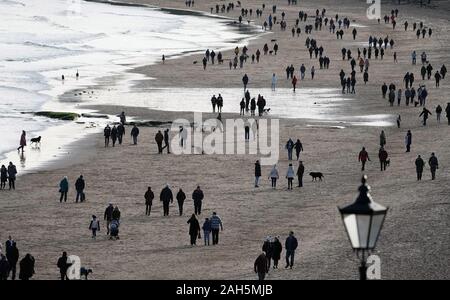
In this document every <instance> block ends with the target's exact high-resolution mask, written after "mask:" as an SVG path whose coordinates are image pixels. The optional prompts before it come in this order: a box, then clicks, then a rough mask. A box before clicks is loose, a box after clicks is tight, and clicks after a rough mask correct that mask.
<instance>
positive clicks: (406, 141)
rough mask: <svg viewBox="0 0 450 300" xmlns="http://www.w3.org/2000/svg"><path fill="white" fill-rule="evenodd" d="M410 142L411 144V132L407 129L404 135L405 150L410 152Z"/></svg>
mask: <svg viewBox="0 0 450 300" xmlns="http://www.w3.org/2000/svg"><path fill="white" fill-rule="evenodd" d="M411 144H412V133H411V130H408V132H407V133H406V136H405V145H406V152H411Z"/></svg>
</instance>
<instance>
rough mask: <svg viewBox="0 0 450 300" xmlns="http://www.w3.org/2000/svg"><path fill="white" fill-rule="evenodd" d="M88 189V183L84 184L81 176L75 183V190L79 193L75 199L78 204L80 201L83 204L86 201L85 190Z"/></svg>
mask: <svg viewBox="0 0 450 300" xmlns="http://www.w3.org/2000/svg"><path fill="white" fill-rule="evenodd" d="M85 187H86V183H85V182H84V179H83V175H80V177H78V179H77V181H76V182H75V190H76V191H77V197H76V199H75V202H77V203H78V200H80V201H81V202H83V201H84V188H85Z"/></svg>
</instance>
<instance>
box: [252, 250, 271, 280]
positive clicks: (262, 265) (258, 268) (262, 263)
mask: <svg viewBox="0 0 450 300" xmlns="http://www.w3.org/2000/svg"><path fill="white" fill-rule="evenodd" d="M254 270H255V273H256V274H258V280H260V281H263V280H264V278H266V274H267V273H269V270H268V268H267V257H266V254H265V253H264V252H262V253H261V254H260V255H259V256H258V257H257V258H256V260H255V264H254Z"/></svg>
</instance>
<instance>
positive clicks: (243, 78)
mask: <svg viewBox="0 0 450 300" xmlns="http://www.w3.org/2000/svg"><path fill="white" fill-rule="evenodd" d="M242 83H243V84H244V91H245V90H246V89H247V84H248V76H247V74H245V75H244V77H242Z"/></svg>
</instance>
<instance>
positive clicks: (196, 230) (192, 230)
mask: <svg viewBox="0 0 450 300" xmlns="http://www.w3.org/2000/svg"><path fill="white" fill-rule="evenodd" d="M187 223H188V224H189V236H190V237H191V246H193V245H195V244H196V241H197V238H201V235H200V223H199V222H198V220H197V218H196V217H195V214H192V216H191V218H190V219H189V220H188V221H187Z"/></svg>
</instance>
